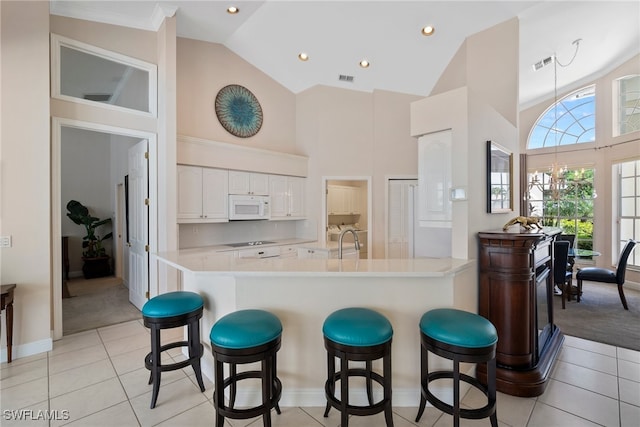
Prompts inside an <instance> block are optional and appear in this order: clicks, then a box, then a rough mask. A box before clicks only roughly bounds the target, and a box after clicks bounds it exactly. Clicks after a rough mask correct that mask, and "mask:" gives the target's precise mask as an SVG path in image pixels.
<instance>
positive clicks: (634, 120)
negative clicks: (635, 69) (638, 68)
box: [616, 75, 640, 135]
mask: <svg viewBox="0 0 640 427" xmlns="http://www.w3.org/2000/svg"><path fill="white" fill-rule="evenodd" d="M617 113H618V129H617V131H618V132H617V133H616V134H617V135H624V134H626V133H630V132H635V131H637V130H640V75H634V76H627V77H623V78H621V79H619V80H618V112H617Z"/></svg>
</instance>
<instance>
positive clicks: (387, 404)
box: [324, 337, 393, 427]
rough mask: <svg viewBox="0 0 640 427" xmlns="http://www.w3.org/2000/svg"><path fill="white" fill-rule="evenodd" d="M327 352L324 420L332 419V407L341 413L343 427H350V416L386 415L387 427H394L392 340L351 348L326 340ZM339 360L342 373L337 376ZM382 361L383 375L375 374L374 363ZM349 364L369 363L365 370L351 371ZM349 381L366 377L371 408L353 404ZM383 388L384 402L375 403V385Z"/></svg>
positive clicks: (356, 369)
mask: <svg viewBox="0 0 640 427" xmlns="http://www.w3.org/2000/svg"><path fill="white" fill-rule="evenodd" d="M324 347H325V348H326V349H327V381H326V382H325V385H324V390H325V396H326V398H327V407H326V409H325V411H324V416H325V417H328V416H329V410H330V409H331V407H334V408H336V409H337V410H338V411H340V417H341V418H340V426H341V427H348V425H349V415H359V416H363V415H374V414H377V413H380V412H383V411H384V417H385V421H386V424H387V427H393V414H392V409H391V339H389V341H387V342H385V343H383V344H378V345H375V346H362V347H359V346H348V345H343V344H338V343H336V342H334V341H332V340H330V339H328V338H327V337H325V338H324ZM336 357H337V358H339V359H340V370H339V371H337V372H336ZM377 359H382V375H380V374H379V373H377V372H373V370H372V361H374V360H377ZM349 361H359V362H365V367H364V369H362V368H349ZM349 377H364V378H365V382H366V390H367V399H368V401H369V405H366V406H356V405H351V404H350V403H349ZM337 381H340V399H338V398H337V397H336V395H335V392H336V382H337ZM372 381H375V382H377V383H378V384H380V385H381V386H382V389H383V398H382V400H380V401H379V402H376V403H374V402H373V383H372Z"/></svg>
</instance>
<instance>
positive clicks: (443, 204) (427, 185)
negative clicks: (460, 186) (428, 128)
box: [418, 130, 453, 227]
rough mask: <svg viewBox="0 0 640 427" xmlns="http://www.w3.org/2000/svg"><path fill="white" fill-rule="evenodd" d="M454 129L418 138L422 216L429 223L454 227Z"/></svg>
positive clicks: (425, 223)
mask: <svg viewBox="0 0 640 427" xmlns="http://www.w3.org/2000/svg"><path fill="white" fill-rule="evenodd" d="M451 149H452V139H451V131H450V130H447V131H442V132H437V133H432V134H429V135H424V136H421V137H420V138H419V139H418V206H419V207H418V215H419V216H418V220H419V221H420V225H422V226H427V227H451V225H452V218H453V217H452V206H451V197H450V194H449V193H450V192H451Z"/></svg>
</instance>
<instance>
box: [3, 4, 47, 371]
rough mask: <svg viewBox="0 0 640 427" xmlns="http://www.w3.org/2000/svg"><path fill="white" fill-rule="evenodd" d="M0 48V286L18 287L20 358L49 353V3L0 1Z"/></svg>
mask: <svg viewBox="0 0 640 427" xmlns="http://www.w3.org/2000/svg"><path fill="white" fill-rule="evenodd" d="M0 49H1V51H2V55H1V59H0V91H1V93H0V120H1V124H2V126H1V128H0V197H1V199H0V234H1V235H2V236H12V239H13V245H12V247H11V248H2V249H0V279H1V281H2V283H15V284H16V285H17V287H16V291H15V302H14V325H13V333H14V334H13V357H14V358H19V357H22V356H25V355H28V354H34V353H39V352H43V351H47V350H50V349H51V347H52V342H51V334H50V330H51V303H50V302H51V269H50V267H51V245H52V244H53V242H51V241H50V240H51V239H50V236H51V205H50V185H49V177H50V157H49V154H50V147H49V138H50V130H49V2H45V1H33V2H13V1H2V2H0ZM55 244H59V243H58V242H55ZM2 326H3V328H4V326H5V322H2ZM6 336H7V335H6V333H5V332H4V331H3V332H2V337H3V340H2V341H3V342H4V337H6ZM3 347H4V345H3ZM0 359H1V360H2V361H5V360H6V351H5V349H4V348H3V349H2V356H1V357H0Z"/></svg>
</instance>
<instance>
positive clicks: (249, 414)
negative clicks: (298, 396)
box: [213, 371, 282, 419]
mask: <svg viewBox="0 0 640 427" xmlns="http://www.w3.org/2000/svg"><path fill="white" fill-rule="evenodd" d="M250 378H254V379H261V378H262V372H260V371H245V372H240V373H237V374H236V376H235V377H229V378H226V379H225V380H224V383H223V388H222V390H220V391H221V392H222V393H224V389H225V388H227V387H228V386H230V385H231V384H235V383H237V382H238V381H241V380H246V379H250ZM272 391H273V396H272V397H271V399H270V400H269V401H268V402H267V403H266V404H262V405H260V406H254V407H251V408H246V409H235V408H233V407H228V406H224V407H219V408H217V411H218V413H219V414H220V415H222V416H224V417H225V418H232V419H247V418H253V417H257V416H258V415H262V414H264V413H265V411H267V410H271V409H273V408H276V412H277V413H278V414H279V413H280V408H279V407H278V402H279V401H280V396H281V395H282V382H281V381H280V379H279V378H277V377H276V378H274V379H273V386H272ZM217 393H218V388H217V387H216V389H215V391H214V393H213V400H214V401H216V400H217Z"/></svg>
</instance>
